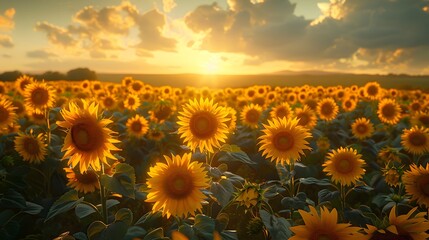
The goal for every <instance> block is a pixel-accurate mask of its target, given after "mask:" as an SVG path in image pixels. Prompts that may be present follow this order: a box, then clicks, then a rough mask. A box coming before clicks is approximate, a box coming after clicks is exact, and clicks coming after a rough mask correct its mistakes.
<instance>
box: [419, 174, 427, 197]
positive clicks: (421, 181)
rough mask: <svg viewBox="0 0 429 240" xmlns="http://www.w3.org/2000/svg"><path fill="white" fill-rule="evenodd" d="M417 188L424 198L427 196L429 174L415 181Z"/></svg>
mask: <svg viewBox="0 0 429 240" xmlns="http://www.w3.org/2000/svg"><path fill="white" fill-rule="evenodd" d="M417 184H418V187H419V189H420V191H421V193H423V194H424V195H425V196H426V197H428V196H429V174H424V175H422V176H420V177H419V178H418V180H417Z"/></svg>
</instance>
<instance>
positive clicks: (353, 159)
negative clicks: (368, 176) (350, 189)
mask: <svg viewBox="0 0 429 240" xmlns="http://www.w3.org/2000/svg"><path fill="white" fill-rule="evenodd" d="M361 157H362V155H360V154H358V153H357V151H356V150H354V149H352V148H343V147H340V148H339V149H337V150H332V152H331V153H329V154H328V157H327V161H326V162H325V163H324V164H323V167H325V168H324V169H323V171H324V172H326V173H327V175H329V176H331V177H332V181H333V182H335V183H340V184H341V185H352V184H355V183H356V181H357V180H358V179H360V178H362V176H363V175H364V173H365V169H364V168H363V165H364V163H365V161H364V160H362V159H361Z"/></svg>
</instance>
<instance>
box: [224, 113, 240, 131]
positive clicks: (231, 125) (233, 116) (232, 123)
mask: <svg viewBox="0 0 429 240" xmlns="http://www.w3.org/2000/svg"><path fill="white" fill-rule="evenodd" d="M226 111H227V115H226V117H227V118H229V120H228V121H226V122H225V124H226V126H227V127H228V129H229V131H230V132H233V131H234V130H235V127H236V126H237V111H235V109H234V108H232V107H226Z"/></svg>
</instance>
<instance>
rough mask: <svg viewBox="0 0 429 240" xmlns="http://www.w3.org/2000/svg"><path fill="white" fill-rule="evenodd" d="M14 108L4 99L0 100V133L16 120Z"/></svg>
mask: <svg viewBox="0 0 429 240" xmlns="http://www.w3.org/2000/svg"><path fill="white" fill-rule="evenodd" d="M15 109H16V108H15V107H14V106H13V105H12V102H11V101H9V100H8V99H6V98H0V131H1V130H2V129H3V128H6V127H7V126H9V125H10V124H13V122H14V121H15V119H16V113H15Z"/></svg>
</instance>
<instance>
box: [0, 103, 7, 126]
mask: <svg viewBox="0 0 429 240" xmlns="http://www.w3.org/2000/svg"><path fill="white" fill-rule="evenodd" d="M7 119H9V111H8V110H7V109H6V108H5V107H3V106H0V123H2V122H5V121H6V120H7Z"/></svg>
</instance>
